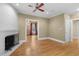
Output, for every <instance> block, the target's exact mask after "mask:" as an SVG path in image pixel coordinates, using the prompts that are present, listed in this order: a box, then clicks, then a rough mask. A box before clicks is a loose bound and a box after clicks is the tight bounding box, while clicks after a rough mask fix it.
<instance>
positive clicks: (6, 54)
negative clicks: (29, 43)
mask: <svg viewBox="0 0 79 59" xmlns="http://www.w3.org/2000/svg"><path fill="white" fill-rule="evenodd" d="M24 42H26V41H25V40H20V42H19V44H18V45H16V46H15V47H13V48H12V50H10V51H5V54H3V55H2V56H10V55H11V54H12V53H13V52H14V51H15V50H16V49H17V48H19V47H20V46H21V45H22V44H23V43H24Z"/></svg>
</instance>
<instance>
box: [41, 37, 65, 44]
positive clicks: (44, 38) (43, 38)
mask: <svg viewBox="0 0 79 59" xmlns="http://www.w3.org/2000/svg"><path fill="white" fill-rule="evenodd" d="M46 39H49V40H53V41H56V42H59V43H63V44H64V43H65V41H62V40H58V39H55V38H51V37H42V38H39V40H46Z"/></svg>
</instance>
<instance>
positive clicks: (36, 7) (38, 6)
mask: <svg viewBox="0 0 79 59" xmlns="http://www.w3.org/2000/svg"><path fill="white" fill-rule="evenodd" d="M42 6H44V3H36V4H35V9H34V10H33V12H35V11H36V10H39V11H41V12H44V10H43V9H41V7H42ZM28 7H34V6H32V5H28Z"/></svg>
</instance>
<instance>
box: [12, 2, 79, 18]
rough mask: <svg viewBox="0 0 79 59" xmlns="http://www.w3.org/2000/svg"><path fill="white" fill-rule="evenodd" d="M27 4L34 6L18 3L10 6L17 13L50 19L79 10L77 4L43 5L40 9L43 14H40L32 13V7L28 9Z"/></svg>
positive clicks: (37, 12)
mask: <svg viewBox="0 0 79 59" xmlns="http://www.w3.org/2000/svg"><path fill="white" fill-rule="evenodd" d="M29 4H30V5H33V6H35V3H19V5H17V4H16V3H12V4H11V5H12V6H13V7H14V8H15V9H16V10H17V12H19V13H23V14H28V15H34V16H39V17H46V18H50V17H53V16H56V15H59V14H62V13H69V14H71V13H74V12H77V10H76V9H78V8H79V3H45V5H44V6H43V7H42V8H43V9H44V10H45V12H40V11H38V10H37V11H36V12H33V10H34V7H33V8H31V7H28V5H29ZM47 13H48V14H47Z"/></svg>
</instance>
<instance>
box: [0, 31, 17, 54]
mask: <svg viewBox="0 0 79 59" xmlns="http://www.w3.org/2000/svg"><path fill="white" fill-rule="evenodd" d="M9 35H18V32H17V31H3V32H0V55H3V54H5V37H6V36H9ZM15 39H16V38H15ZM17 39H18V38H17Z"/></svg>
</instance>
